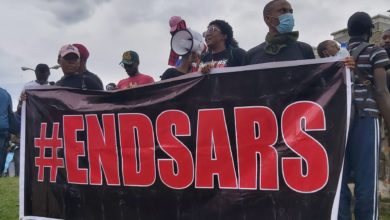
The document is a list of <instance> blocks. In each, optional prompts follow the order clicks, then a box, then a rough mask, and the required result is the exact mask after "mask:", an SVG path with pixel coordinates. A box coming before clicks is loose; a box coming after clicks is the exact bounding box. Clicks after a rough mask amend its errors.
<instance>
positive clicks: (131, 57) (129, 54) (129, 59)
mask: <svg viewBox="0 0 390 220" xmlns="http://www.w3.org/2000/svg"><path fill="white" fill-rule="evenodd" d="M133 63H139V56H138V54H137V53H136V52H135V51H132V50H129V51H126V52H124V53H123V55H122V61H121V62H120V63H119V64H128V65H131V64H133Z"/></svg>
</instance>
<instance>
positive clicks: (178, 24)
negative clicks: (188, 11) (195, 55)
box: [168, 16, 187, 66]
mask: <svg viewBox="0 0 390 220" xmlns="http://www.w3.org/2000/svg"><path fill="white" fill-rule="evenodd" d="M169 27H170V33H171V35H172V36H173V35H174V34H175V33H176V32H177V31H180V30H183V29H186V28H187V25H186V22H185V21H184V20H183V19H182V18H181V17H180V16H172V17H171V18H170V19H169ZM178 60H179V55H177V54H176V53H175V52H174V51H173V50H172V49H171V52H170V54H169V60H168V65H169V66H177V65H178Z"/></svg>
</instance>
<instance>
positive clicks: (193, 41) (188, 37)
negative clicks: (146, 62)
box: [171, 28, 204, 56]
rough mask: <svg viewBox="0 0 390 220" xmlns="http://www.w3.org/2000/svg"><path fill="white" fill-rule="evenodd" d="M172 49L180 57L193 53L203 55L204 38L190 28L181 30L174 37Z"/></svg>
mask: <svg viewBox="0 0 390 220" xmlns="http://www.w3.org/2000/svg"><path fill="white" fill-rule="evenodd" d="M171 48H172V50H173V52H175V53H176V54H177V55H179V56H185V55H187V54H189V53H191V52H196V53H198V54H201V53H202V51H203V50H204V43H203V37H202V35H201V34H199V33H198V32H195V31H193V30H191V29H189V28H188V29H183V30H180V31H178V32H176V33H175V34H174V35H173V36H172V39H171Z"/></svg>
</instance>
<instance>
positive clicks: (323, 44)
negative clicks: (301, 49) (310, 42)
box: [317, 40, 331, 58]
mask: <svg viewBox="0 0 390 220" xmlns="http://www.w3.org/2000/svg"><path fill="white" fill-rule="evenodd" d="M329 42H331V40H324V41H322V42H321V43H319V44H318V46H317V53H318V56H320V57H321V58H324V57H325V54H324V51H325V50H326V47H327V46H328V44H329Z"/></svg>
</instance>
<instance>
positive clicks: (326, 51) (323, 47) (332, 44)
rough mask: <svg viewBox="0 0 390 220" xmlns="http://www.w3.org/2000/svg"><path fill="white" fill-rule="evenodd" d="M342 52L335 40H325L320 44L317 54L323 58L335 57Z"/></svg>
mask: <svg viewBox="0 0 390 220" xmlns="http://www.w3.org/2000/svg"><path fill="white" fill-rule="evenodd" d="M339 50H340V46H339V45H338V43H337V42H336V41H334V40H325V41H322V42H321V43H319V44H318V46H317V52H318V55H319V56H320V57H321V58H324V57H333V56H335V55H336V54H337V53H338V52H339Z"/></svg>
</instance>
